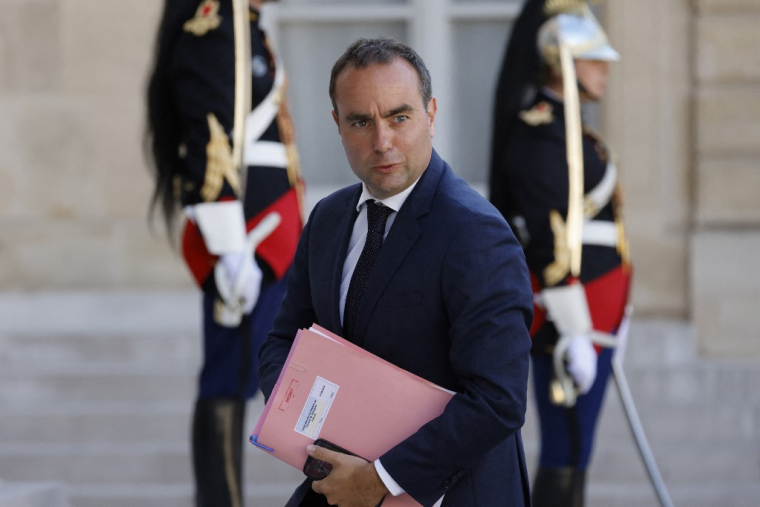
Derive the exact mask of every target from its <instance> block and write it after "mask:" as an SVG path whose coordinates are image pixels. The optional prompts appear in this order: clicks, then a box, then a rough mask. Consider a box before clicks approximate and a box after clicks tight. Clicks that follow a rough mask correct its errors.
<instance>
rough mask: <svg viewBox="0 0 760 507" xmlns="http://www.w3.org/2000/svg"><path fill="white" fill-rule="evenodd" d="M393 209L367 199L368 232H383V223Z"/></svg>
mask: <svg viewBox="0 0 760 507" xmlns="http://www.w3.org/2000/svg"><path fill="white" fill-rule="evenodd" d="M391 213H393V210H392V209H391V208H389V207H388V206H385V205H384V204H382V203H380V202H377V201H367V226H368V229H369V232H372V233H382V234H384V233H385V223H386V222H387V221H388V216H389V215H390V214H391Z"/></svg>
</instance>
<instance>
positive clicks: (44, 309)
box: [0, 290, 201, 336]
mask: <svg viewBox="0 0 760 507" xmlns="http://www.w3.org/2000/svg"><path fill="white" fill-rule="evenodd" d="M200 309H201V296H200V293H199V292H198V291H195V290H186V291H113V292H109V291H67V292H0V334H26V335H74V334H80V333H84V334H86V335H91V336H98V335H112V334H114V332H115V331H118V333H116V334H119V333H121V334H124V335H125V336H127V335H129V336H139V334H140V333H142V332H146V331H147V332H170V333H171V332H177V331H188V332H192V331H196V330H197V329H199V326H200V322H201V317H200Z"/></svg>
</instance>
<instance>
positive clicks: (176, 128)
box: [149, 0, 303, 507]
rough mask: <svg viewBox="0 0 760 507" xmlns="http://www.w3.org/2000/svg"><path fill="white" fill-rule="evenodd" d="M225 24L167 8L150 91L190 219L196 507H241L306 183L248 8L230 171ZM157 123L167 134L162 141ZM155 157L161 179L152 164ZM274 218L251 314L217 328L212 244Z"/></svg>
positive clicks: (170, 4) (214, 9) (277, 82)
mask: <svg viewBox="0 0 760 507" xmlns="http://www.w3.org/2000/svg"><path fill="white" fill-rule="evenodd" d="M244 4H245V5H246V8H247V5H248V4H247V2H245V3H244ZM243 12H244V13H245V11H243ZM233 14H234V13H233V2H232V0H221V1H220V0H202V1H201V0H167V2H166V4H165V12H164V19H163V22H162V31H161V32H160V35H159V42H160V43H161V46H160V47H159V56H158V60H157V64H156V71H155V72H154V77H153V80H152V88H151V93H152V94H153V95H155V96H158V97H159V100H154V101H153V102H150V104H151V105H152V110H161V111H162V113H161V114H153V115H152V116H151V126H152V127H153V130H154V131H155V132H156V138H157V139H159V140H160V139H166V138H168V139H170V141H169V143H173V142H176V147H175V152H176V153H178V155H179V157H178V160H177V162H176V163H175V164H174V165H173V166H172V165H171V164H168V163H166V164H164V167H166V169H164V172H169V174H171V177H172V186H173V192H174V199H175V200H176V201H177V202H178V203H180V204H181V206H182V207H183V209H184V210H185V214H186V216H187V218H186V222H185V225H184V229H183V233H182V239H181V247H182V254H183V257H184V259H185V261H186V264H187V266H188V268H189V271H190V272H191V274H192V276H193V278H194V279H195V281H196V283H197V284H198V286H199V287H200V288H202V290H203V294H204V296H203V342H204V345H203V365H202V368H201V372H200V378H199V386H198V399H197V402H196V406H195V413H194V418H193V437H192V438H193V442H192V443H193V461H194V470H195V478H196V486H197V492H196V505H198V506H214V507H217V506H226V505H230V506H232V505H242V499H243V493H242V481H241V478H242V456H241V452H242V442H243V433H244V424H243V420H244V414H245V401H246V400H247V399H249V398H251V397H253V396H254V395H255V394H256V393H257V392H258V380H257V377H256V371H257V369H258V368H257V362H258V349H259V346H260V344H261V343H262V342H263V340H264V339H265V338H266V335H267V333H268V332H269V330H270V328H271V326H272V321H273V319H274V316H275V314H276V312H277V310H278V308H279V305H280V302H281V301H282V298H283V296H284V293H285V276H286V274H287V272H288V269H289V267H290V265H291V263H292V261H293V257H294V255H295V250H296V246H297V243H298V238H299V236H300V233H301V230H302V227H303V220H302V216H303V215H302V205H301V202H302V195H303V183H302V179H301V176H300V171H299V161H298V155H297V151H296V147H295V144H294V131H293V125H292V122H291V117H290V111H289V108H288V104H287V101H286V80H285V76H284V73H283V69H282V66H281V65H280V64H279V61H278V60H277V59H276V57H275V55H274V54H273V53H272V51H271V49H270V46H269V44H268V42H267V38H266V35H265V33H264V32H263V31H262V30H261V29H260V27H259V12H258V11H257V10H255V9H253V8H251V9H250V10H249V11H248V12H247V13H246V15H247V16H248V17H249V20H250V42H251V56H252V59H251V61H250V69H251V72H252V97H251V106H252V108H251V110H250V111H249V112H248V114H247V116H246V118H245V130H244V132H245V135H244V139H243V146H242V150H243V152H242V158H243V165H244V166H245V167H246V169H247V170H245V171H243V173H239V172H238V169H237V167H236V164H235V163H234V160H233V159H234V157H233V150H234V143H233V139H234V132H233V123H234V118H235V106H236V102H235V101H236V94H235V86H236V80H235V77H236V75H235V72H236V58H238V59H239V58H244V56H243V55H240V54H236V52H235V32H234V19H233ZM154 90H158V91H154ZM151 98H152V96H151ZM160 100H170V101H171V107H163V109H161V107H162V106H161V102H160ZM154 104H157V105H154ZM149 109H150V108H149ZM162 116H163V118H162ZM164 123H165V124H167V125H169V127H166V128H164V129H163V131H161V128H162V125H163V124H164ZM158 134H163V136H162V137H160V138H159V136H158ZM166 143H167V142H166V141H164V144H166ZM156 145H157V146H159V148H160V145H159V144H158V142H157V143H155V144H154V153H159V155H160V151H157V149H156V148H155V146H156ZM155 158H156V159H157V162H158V163H157V165H158V166H159V173H160V170H161V157H160V156H155ZM165 158H171V157H165ZM158 193H159V192H158V191H157V194H158ZM241 196H244V199H242V200H241ZM208 204H212V205H214V206H212V207H211V208H209V207H208V206H204V205H208ZM164 208H165V210H166V205H165V206H164ZM208 209H211V210H212V211H213V213H209V212H208V211H207V210H208ZM273 212H276V213H277V214H278V215H279V218H280V223H279V225H278V226H277V227H276V229H274V231H273V232H272V233H271V234H270V235H269V236H267V237H266V239H265V240H264V241H263V242H261V243H260V244H259V245H258V246H257V247H256V250H255V261H256V263H257V265H258V267H259V268H260V269H261V273H262V282H261V288H260V292H259V297H258V299H257V302H256V305H255V307H254V309H253V311H252V312H251V313H250V314H249V315H248V316H245V317H243V318H242V321H241V323H240V325H239V326H237V327H226V326H224V325H221V324H220V322H222V320H220V318H219V313H220V311H223V307H224V302H223V301H222V299H221V298H220V295H219V290H218V288H217V284H216V280H215V276H214V269H215V266H216V264H217V261H218V260H219V259H220V255H222V254H224V253H225V246H224V245H222V246H221V247H220V244H225V243H226V244H229V242H228V241H227V240H229V238H230V237H231V236H234V235H237V236H238V237H239V238H240V237H242V238H245V234H246V231H251V230H252V229H254V228H255V227H256V226H257V225H259V224H260V223H261V221H262V220H263V219H264V218H265V217H267V216H269V215H270V214H272V213H273ZM168 221H169V220H167V222H168ZM233 223H234V225H231V224H233ZM238 224H239V227H238ZM242 241H243V242H244V241H245V239H243V240H242ZM212 243H216V245H214V244H212ZM231 444H232V445H231Z"/></svg>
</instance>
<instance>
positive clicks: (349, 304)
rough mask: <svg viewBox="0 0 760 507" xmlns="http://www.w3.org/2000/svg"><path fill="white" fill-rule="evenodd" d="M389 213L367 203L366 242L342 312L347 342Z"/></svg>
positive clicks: (374, 204) (386, 208) (380, 207)
mask: <svg viewBox="0 0 760 507" xmlns="http://www.w3.org/2000/svg"><path fill="white" fill-rule="evenodd" d="M391 213H393V210H392V209H390V208H389V207H387V206H384V205H382V204H380V203H378V202H377V201H367V224H368V227H367V242H366V243H364V248H363V249H362V253H361V255H360V256H359V261H358V262H357V263H356V268H354V274H353V275H352V276H351V282H350V283H349V284H348V294H346V307H345V310H344V311H343V334H344V335H345V336H344V337H345V338H346V339H347V340H350V339H352V338H353V335H354V328H355V327H356V316H357V314H358V313H359V303H361V300H362V294H364V287H366V285H367V280H368V279H369V274H370V273H371V272H372V266H374V265H375V260H376V259H377V254H378V253H379V252H380V247H381V246H382V245H383V235H384V234H385V223H386V222H387V221H388V216H389V215H390V214H391Z"/></svg>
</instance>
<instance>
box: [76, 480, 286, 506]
mask: <svg viewBox="0 0 760 507" xmlns="http://www.w3.org/2000/svg"><path fill="white" fill-rule="evenodd" d="M299 483H300V478H299V479H297V480H294V481H292V482H280V483H274V484H265V483H260V482H258V483H248V484H246V485H245V487H244V490H243V491H244V494H245V499H246V501H245V504H246V505H247V506H249V507H282V506H283V505H285V502H286V501H287V499H288V498H289V497H290V495H291V493H292V492H293V490H294V489H295V488H296V486H298V484H299ZM193 491H194V485H193V484H192V483H177V484H156V485H142V484H141V485H139V486H137V485H135V484H130V483H126V484H124V483H122V484H101V485H97V486H74V487H72V488H71V507H103V506H108V507H158V506H160V507H189V506H190V505H192V504H193Z"/></svg>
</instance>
